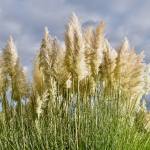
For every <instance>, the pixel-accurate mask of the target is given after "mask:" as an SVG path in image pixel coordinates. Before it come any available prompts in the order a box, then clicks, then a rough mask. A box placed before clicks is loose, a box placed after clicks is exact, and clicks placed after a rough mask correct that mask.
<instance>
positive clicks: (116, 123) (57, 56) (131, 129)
mask: <svg viewBox="0 0 150 150" xmlns="http://www.w3.org/2000/svg"><path fill="white" fill-rule="evenodd" d="M104 29H105V24H104V22H100V23H99V25H98V26H97V27H96V28H94V27H86V28H85V29H83V28H82V26H81V25H80V22H79V19H78V18H77V16H76V15H75V14H73V15H72V16H71V18H70V20H69V23H68V24H67V26H66V30H65V35H64V46H63V45H62V44H61V42H60V41H59V40H58V39H57V38H55V37H52V36H50V34H49V31H48V28H47V27H46V28H45V33H44V37H43V39H42V41H41V46H40V48H39V51H38V52H37V54H36V57H35V59H34V63H33V77H32V81H31V83H29V82H28V81H27V77H26V74H25V72H24V70H23V67H22V65H21V63H20V61H19V57H18V54H17V51H16V48H15V44H14V42H13V39H12V37H10V38H9V40H8V42H7V45H6V47H5V48H4V50H3V52H2V54H1V56H0V63H1V66H0V98H1V103H2V112H0V149H43V150H45V149H70V150H71V149H131V150H134V149H135V150H137V149H145V150H146V149H149V148H150V140H149V135H150V132H149V131H150V127H149V124H150V115H149V112H148V110H147V109H146V107H145V105H142V103H143V104H144V100H143V97H144V96H145V95H146V94H149V91H150V90H149V89H150V82H149V75H150V74H149V65H147V64H145V63H144V57H143V53H141V54H137V53H136V50H134V49H133V48H131V47H130V44H129V40H127V38H125V40H124V41H123V43H122V44H121V46H120V47H119V48H116V49H115V48H113V47H112V46H111V44H110V43H109V42H108V40H107V38H106V37H105V33H104Z"/></svg>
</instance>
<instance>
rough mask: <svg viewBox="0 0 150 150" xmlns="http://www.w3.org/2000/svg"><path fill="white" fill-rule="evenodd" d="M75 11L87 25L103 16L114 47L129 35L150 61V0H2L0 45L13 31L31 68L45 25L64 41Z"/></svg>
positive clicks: (16, 42)
mask: <svg viewBox="0 0 150 150" xmlns="http://www.w3.org/2000/svg"><path fill="white" fill-rule="evenodd" d="M72 12H74V13H76V15H77V16H78V17H79V19H80V21H81V24H82V25H83V26H87V25H94V26H95V25H97V24H98V23H99V22H100V21H101V20H103V21H104V22H105V23H106V32H105V36H106V37H107V38H108V40H109V42H110V43H111V44H112V45H113V46H114V47H117V46H119V44H120V43H121V42H122V41H123V39H124V37H127V38H128V39H129V41H130V43H131V47H134V48H136V50H137V52H140V51H142V50H144V51H145V56H146V58H145V60H146V62H147V63H148V62H150V0H143V1H142V0H0V49H1V50H2V49H3V48H4V47H5V44H6V41H7V39H8V37H9V35H10V34H11V35H12V36H13V37H14V40H15V44H16V47H17V51H18V53H19V55H20V58H21V61H22V64H23V65H24V66H26V67H27V68H29V70H30V71H31V68H32V67H31V66H32V62H33V59H34V57H35V54H36V52H37V51H38V50H39V48H40V42H41V39H42V37H43V32H44V27H45V26H47V27H48V28H49V33H50V34H51V35H52V36H56V37H57V38H58V39H59V40H61V41H63V38H64V31H65V26H66V24H67V22H68V20H69V17H70V16H71V14H72Z"/></svg>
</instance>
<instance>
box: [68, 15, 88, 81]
mask: <svg viewBox="0 0 150 150" xmlns="http://www.w3.org/2000/svg"><path fill="white" fill-rule="evenodd" d="M65 45H66V55H65V66H66V68H67V70H68V72H70V73H71V74H72V75H73V77H74V78H78V80H79V81H80V80H82V79H84V78H85V77H86V76H87V75H88V71H87V67H86V64H85V56H84V42H83V36H82V31H81V27H80V24H79V20H78V18H77V16H76V15H75V14H73V15H72V17H71V19H70V22H69V24H68V26H67V30H66V33H65Z"/></svg>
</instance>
